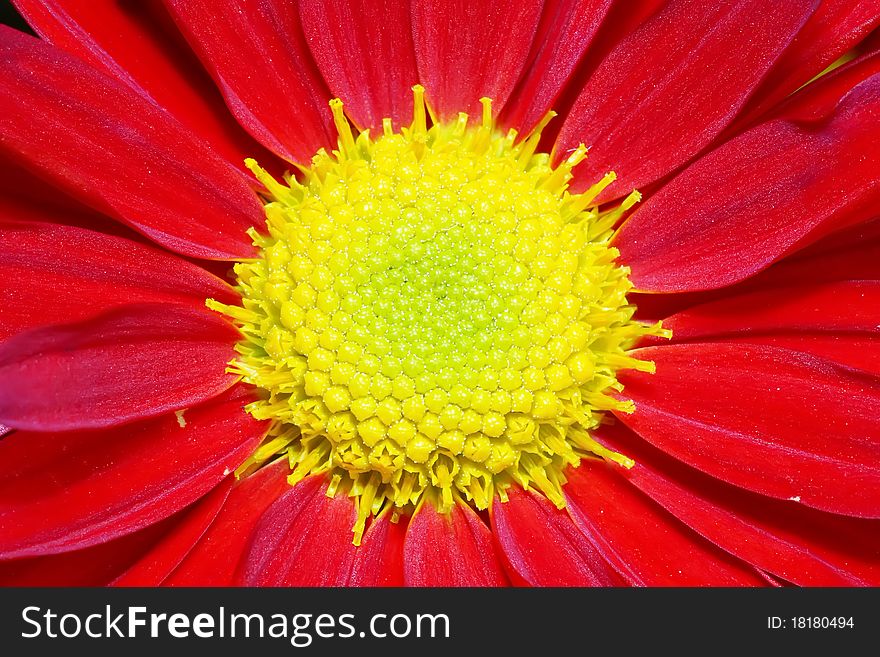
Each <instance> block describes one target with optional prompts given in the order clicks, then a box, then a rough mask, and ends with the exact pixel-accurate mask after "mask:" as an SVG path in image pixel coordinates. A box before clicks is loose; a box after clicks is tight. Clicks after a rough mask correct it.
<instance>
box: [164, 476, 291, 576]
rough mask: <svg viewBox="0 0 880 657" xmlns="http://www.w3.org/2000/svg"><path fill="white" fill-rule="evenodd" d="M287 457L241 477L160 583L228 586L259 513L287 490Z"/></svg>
mask: <svg viewBox="0 0 880 657" xmlns="http://www.w3.org/2000/svg"><path fill="white" fill-rule="evenodd" d="M288 474H290V468H289V467H288V466H287V459H282V460H280V461H276V462H275V463H273V464H271V465H268V466H266V467H264V468H262V469H260V470H258V471H257V472H255V473H254V474H252V475H249V476H248V477H246V478H244V479H242V480H241V481H240V482H238V484H237V485H236V486H235V487H234V488H233V489H232V492H231V493H230V494H229V498H228V499H227V501H226V504H225V505H224V506H223V508H222V509H221V510H220V513H219V514H218V515H217V518H216V520H214V523H213V524H212V525H211V526H210V527H209V528H208V530H207V531H206V532H205V534H204V535H203V536H202V538H201V540H200V541H199V542H198V543H197V544H196V545H195V546H194V547H193V548H192V550H191V551H190V552H189V554H187V556H186V558H185V559H184V560H183V562H182V563H181V564H180V566H178V567H177V569H176V570H175V571H174V572H173V573H171V575H170V576H169V577H168V578H167V579H166V580H165V581H164V582H163V584H164V585H165V586H232V585H233V583H234V578H233V575H234V573H235V569H236V567H237V566H238V563H239V561H240V559H241V557H242V555H243V554H244V552H245V549H246V547H247V544H248V541H249V540H250V537H251V533H252V532H253V529H254V527H255V526H256V524H257V522H258V521H259V519H260V516H262V515H263V512H264V511H265V510H266V509H267V508H268V507H269V505H270V504H272V502H274V501H275V500H276V499H278V497H279V496H280V495H281V494H282V493H284V492H285V491H287V490H289V489H290V486H289V485H288V483H287V475H288Z"/></svg>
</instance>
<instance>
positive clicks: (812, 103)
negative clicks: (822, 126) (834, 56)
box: [770, 50, 880, 121]
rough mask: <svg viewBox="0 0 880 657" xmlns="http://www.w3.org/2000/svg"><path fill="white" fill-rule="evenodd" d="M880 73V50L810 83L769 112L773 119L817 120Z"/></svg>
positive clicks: (825, 115) (829, 112)
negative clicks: (854, 89)
mask: <svg viewBox="0 0 880 657" xmlns="http://www.w3.org/2000/svg"><path fill="white" fill-rule="evenodd" d="M878 72H880V50H875V51H873V52H869V53H866V54H865V55H862V56H861V57H859V58H857V59H854V60H853V61H851V62H849V63H848V64H844V65H843V66H841V67H840V68H836V69H835V70H833V71H832V72H831V73H828V74H827V75H823V76H822V77H821V78H819V79H818V80H816V81H815V82H811V83H810V84H808V85H807V86H805V87H804V88H803V89H801V90H800V91H798V92H797V93H796V94H792V95H791V96H789V97H788V98H787V99H786V100H785V102H783V103H781V104H780V105H779V107H778V108H776V109H774V110H773V111H772V112H771V113H770V117H771V118H778V117H783V118H787V119H789V120H792V121H818V120H821V119H823V118H825V117H827V116H828V115H829V114H831V113H832V112H834V109H835V108H836V107H837V105H838V104H839V103H840V100H841V98H843V97H844V96H846V94H847V93H849V91H850V90H851V89H853V88H855V87H856V86H858V85H859V84H861V83H862V82H864V81H865V80H867V79H868V78H870V77H872V76H873V75H875V74H876V73H878Z"/></svg>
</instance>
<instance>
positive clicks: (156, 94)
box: [15, 0, 272, 166]
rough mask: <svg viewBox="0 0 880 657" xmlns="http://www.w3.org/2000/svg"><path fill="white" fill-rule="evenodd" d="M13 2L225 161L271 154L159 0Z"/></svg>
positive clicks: (40, 28) (45, 34) (46, 34)
mask: <svg viewBox="0 0 880 657" xmlns="http://www.w3.org/2000/svg"><path fill="white" fill-rule="evenodd" d="M15 4H16V6H17V7H18V9H19V11H20V12H21V13H22V14H23V15H24V16H25V18H26V19H27V21H28V23H30V25H31V27H33V28H34V30H36V32H37V33H38V34H39V35H40V36H41V37H42V38H43V39H45V40H46V41H48V42H49V43H51V44H53V45H55V46H58V47H59V48H61V49H62V50H65V51H67V52H69V53H71V54H73V55H76V56H78V57H80V58H81V59H83V60H84V61H86V62H88V63H89V64H91V65H92V66H94V67H95V68H97V69H98V70H101V71H104V72H105V73H108V74H109V75H111V76H113V77H115V78H116V79H117V80H119V81H120V82H122V83H124V84H127V85H128V86H130V87H131V88H132V89H133V90H134V91H136V92H137V93H139V94H141V95H142V96H144V97H145V98H147V99H148V100H150V101H151V102H155V103H156V104H157V105H159V107H163V108H165V109H166V110H168V111H169V112H171V114H173V115H174V117H175V118H176V119H178V120H179V121H180V122H181V123H183V124H184V125H185V126H186V127H187V128H189V129H190V130H192V131H193V132H194V133H196V134H197V135H199V137H201V138H202V139H204V140H205V141H207V142H208V143H209V144H211V147H212V148H214V149H215V150H216V151H217V152H218V153H220V154H221V155H222V156H223V157H224V158H225V159H226V160H227V161H229V162H231V163H232V164H234V165H236V166H243V163H244V159H245V158H246V157H254V158H258V159H259V160H260V162H261V163H263V165H264V166H266V165H270V164H271V161H272V155H271V154H270V153H269V152H268V151H265V150H264V149H263V148H262V147H261V146H260V145H259V144H258V143H257V142H255V141H254V140H253V139H251V137H250V136H249V135H248V134H247V133H246V132H244V131H243V130H242V129H241V126H239V125H238V123H237V122H236V121H235V119H234V118H233V117H232V115H231V114H229V111H228V110H227V109H226V106H225V105H224V104H223V98H222V96H221V95H220V94H219V92H218V91H217V88H216V87H215V86H214V83H213V82H212V81H211V78H210V76H208V75H207V74H206V73H205V70H204V69H203V68H202V66H201V64H199V61H198V59H196V58H195V57H194V56H193V54H192V53H191V52H190V51H189V48H188V46H187V45H186V42H185V41H184V40H183V38H182V37H181V36H180V34H179V33H178V31H177V29H176V28H175V26H174V23H173V22H172V21H171V18H170V17H169V16H168V13H167V11H165V9H164V8H163V7H162V5H161V2H157V1H156V0H146V1H144V2H129V3H125V4H122V3H120V2H118V0H87V1H86V2H61V1H60V0H16V1H15ZM267 160H268V161H267Z"/></svg>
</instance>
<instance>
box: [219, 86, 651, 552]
mask: <svg viewBox="0 0 880 657" xmlns="http://www.w3.org/2000/svg"><path fill="white" fill-rule="evenodd" d="M424 94H425V90H424V89H423V88H422V87H421V86H418V85H417V86H416V87H414V88H413V96H414V104H413V120H412V123H411V125H410V126H409V127H405V128H403V129H402V130H401V131H400V133H395V132H393V130H392V127H391V123H390V121H384V122H383V130H382V133H381V134H379V135H378V136H377V137H376V138H373V137H372V136H371V135H370V134H369V132H368V131H364V132H361V133H360V134H358V135H357V136H355V135H354V133H353V132H352V129H351V126H350V124H349V123H348V121H347V120H346V118H345V115H344V108H343V105H342V103H341V102H340V101H339V100H333V101H331V103H330V106H331V111H332V114H333V119H334V123H335V124H336V129H337V132H338V134H339V142H338V149H337V150H335V151H333V152H332V153H327V152H325V151H323V150H322V151H319V152H318V154H317V155H315V157H314V158H313V161H312V166H311V167H309V168H308V169H305V170H304V171H303V172H302V176H301V178H300V180H297V179H295V178H293V177H292V176H289V177H287V178H286V179H285V182H283V183H282V182H279V181H277V180H275V179H274V178H272V177H271V176H270V175H269V174H268V173H266V172H265V171H264V170H263V169H261V168H260V167H259V166H257V164H256V163H255V162H253V161H252V160H249V161H248V162H247V164H248V167H249V168H250V169H251V170H252V171H253V172H254V174H255V175H256V176H257V178H258V179H259V180H260V181H261V182H262V183H263V185H264V186H265V188H266V194H267V198H268V202H267V204H266V206H265V207H266V217H267V229H268V234H265V235H264V234H259V233H257V232H256V231H251V232H250V235H251V237H252V238H253V240H254V244H255V246H256V247H257V248H258V249H259V251H260V254H261V257H260V258H258V259H255V260H253V261H246V262H240V263H238V264H236V265H235V274H236V276H237V279H238V286H237V289H238V291H239V292H240V293H241V296H242V306H241V307H237V306H227V305H224V304H221V303H218V302H216V301H213V300H208V302H207V303H208V306H209V307H211V308H213V309H215V310H217V311H219V312H221V313H224V314H225V315H227V316H228V317H230V318H231V319H232V320H233V321H235V322H236V324H237V325H238V326H239V327H240V328H241V331H242V334H243V335H244V339H243V340H242V342H240V343H239V344H238V346H237V351H238V354H239V355H238V357H237V358H236V359H235V360H234V361H233V362H232V363H231V364H230V368H229V371H231V372H234V373H235V374H237V375H239V376H240V377H241V378H242V379H243V380H244V381H246V382H247V383H250V384H253V385H254V386H257V387H258V388H260V389H262V390H263V391H264V398H263V399H261V400H260V401H257V402H254V403H253V404H251V405H249V406H248V411H249V412H250V413H251V414H252V415H253V416H254V417H257V418H260V419H269V420H272V425H271V429H270V431H269V435H268V436H267V438H266V441H265V442H264V443H263V445H262V446H261V447H260V448H259V449H258V450H257V451H256V452H255V454H254V455H253V456H252V457H251V458H250V459H249V460H248V462H247V463H246V464H245V465H244V466H242V468H240V470H239V472H243V471H248V470H249V469H252V468H254V467H259V465H260V464H262V463H265V462H267V461H269V460H271V459H273V458H277V457H278V456H279V455H284V456H286V457H287V458H288V460H289V462H290V465H291V468H292V474H291V476H290V482H291V483H295V482H296V481H298V480H300V479H302V478H303V477H305V476H307V475H308V474H311V473H316V472H327V473H330V475H331V482H332V489H333V492H334V493H336V494H339V493H340V492H345V493H346V494H348V495H351V496H352V497H353V498H354V499H355V500H356V504H357V508H358V520H357V523H356V524H355V526H354V527H353V532H354V542H355V543H356V544H357V543H359V542H360V539H361V536H362V534H363V532H364V530H365V527H366V525H367V523H368V521H369V519H370V517H372V516H374V515H375V514H377V513H381V512H384V511H385V510H386V509H388V508H389V507H391V511H392V512H393V513H401V512H408V511H411V510H412V508H415V506H417V505H418V504H420V503H421V502H422V501H423V500H424V499H425V498H426V497H427V498H430V499H431V501H432V503H434V504H435V505H437V506H438V507H439V508H440V510H441V511H445V510H447V509H448V508H449V507H450V506H451V505H452V504H453V503H455V500H465V501H467V502H469V503H470V504H472V505H473V506H475V507H476V508H479V509H484V508H486V507H487V505H488V504H489V502H490V500H491V499H492V498H493V496H494V495H495V494H498V495H499V496H500V497H501V499H504V498H505V497H506V495H505V493H504V491H505V489H506V488H507V487H508V486H510V485H511V484H513V483H517V484H519V485H522V486H526V487H534V488H537V489H538V490H540V491H542V492H543V493H544V494H545V495H546V496H547V497H548V498H549V499H550V500H552V501H553V502H554V503H556V504H557V505H558V506H563V505H564V503H565V502H564V497H563V495H562V492H561V486H562V484H563V483H564V482H565V478H564V476H563V470H564V469H565V468H566V467H568V466H569V465H576V464H577V463H578V462H579V461H580V459H581V458H583V457H601V458H605V459H608V460H612V461H615V462H617V463H619V464H622V465H625V466H628V465H631V464H632V462H631V461H629V460H628V459H626V457H624V456H622V455H619V454H616V453H614V452H610V451H609V450H607V449H605V448H603V447H602V446H601V445H599V444H598V443H596V442H595V441H594V440H592V439H591V438H590V437H589V431H590V430H591V429H594V428H595V427H596V426H597V425H598V424H599V422H600V421H601V418H602V414H603V412H604V411H608V410H617V411H623V412H629V411H631V410H632V402H629V401H627V400H625V399H624V400H620V399H619V397H618V393H619V391H620V385H619V384H618V383H617V372H618V371H619V370H621V369H639V370H643V371H652V364H651V363H646V362H643V361H639V360H638V359H636V358H633V357H632V356H629V355H628V354H627V351H628V350H629V349H630V348H631V347H632V346H633V345H634V344H635V343H636V342H637V341H638V340H639V339H640V338H641V337H643V336H646V335H666V334H667V333H668V332H666V331H664V329H662V328H661V327H660V326H659V324H657V325H653V326H649V325H644V324H641V323H639V322H637V321H634V320H633V312H634V310H635V308H634V307H633V306H632V305H630V304H629V303H628V302H627V299H626V294H627V292H628V291H629V290H630V288H631V284H630V282H629V280H628V273H629V272H628V270H627V269H626V268H625V267H622V266H620V265H618V264H617V263H616V262H615V257H616V255H617V253H616V251H615V250H614V249H613V248H611V247H610V246H609V241H610V239H611V237H612V235H613V230H614V228H615V226H616V224H617V223H618V220H619V219H620V217H621V216H622V214H623V213H624V212H625V211H626V210H628V209H629V208H630V207H631V206H632V205H633V204H634V203H635V202H637V201H638V195H637V193H634V194H633V195H630V196H629V197H627V199H626V200H625V201H623V202H622V203H621V204H620V205H619V206H617V207H615V208H612V209H611V210H607V211H602V212H600V211H599V210H598V209H597V208H596V207H595V204H594V202H593V201H594V199H595V198H596V196H597V195H598V194H599V193H600V192H601V191H602V189H604V188H605V187H606V186H607V185H608V184H610V183H611V181H613V179H614V174H613V173H609V174H608V175H606V176H605V177H604V178H603V179H602V180H601V181H599V182H598V183H597V184H596V185H594V186H593V187H591V188H590V189H589V190H587V191H586V192H585V193H584V194H571V193H569V192H568V190H567V185H568V182H569V180H570V179H571V177H572V173H571V172H572V169H573V168H574V167H575V166H577V164H578V163H580V162H581V161H582V160H583V159H584V158H585V157H586V148H584V147H583V146H579V147H578V148H577V149H575V150H574V151H573V152H572V153H571V155H570V156H569V157H568V158H567V159H566V160H565V161H563V162H562V163H561V164H560V165H559V166H557V167H556V168H554V167H552V166H551V163H550V158H549V156H548V155H547V154H544V153H536V152H535V149H536V147H537V144H538V141H539V139H540V130H541V129H543V127H544V125H546V121H549V119H550V118H552V113H551V114H548V116H547V117H546V119H545V121H543V122H542V123H541V124H539V126H538V128H536V130H535V131H533V132H532V133H531V134H529V135H526V136H525V138H524V139H523V140H522V141H520V142H519V143H517V141H516V137H517V135H516V132H515V131H510V132H508V133H507V134H502V133H501V132H499V131H498V130H497V129H496V126H495V123H494V120H493V118H492V107H491V100H489V99H488V98H483V99H481V100H480V102H481V103H482V120H481V121H480V123H479V124H478V125H476V126H470V125H469V124H468V117H467V115H464V114H462V115H460V116H459V118H458V120H457V121H455V122H453V123H451V124H434V125H431V126H430V127H429V126H428V117H427V112H426V107H425V101H424Z"/></svg>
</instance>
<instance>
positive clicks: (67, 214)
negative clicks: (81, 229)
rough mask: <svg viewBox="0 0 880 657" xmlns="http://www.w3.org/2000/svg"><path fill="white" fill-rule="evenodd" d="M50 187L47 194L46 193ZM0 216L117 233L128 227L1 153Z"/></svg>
mask: <svg viewBox="0 0 880 657" xmlns="http://www.w3.org/2000/svg"><path fill="white" fill-rule="evenodd" d="M50 189H51V193H47V192H48V190H50ZM0 216H2V217H4V218H8V219H10V220H11V219H16V220H26V221H45V222H51V223H58V222H63V223H65V224H73V225H83V226H90V227H91V226H92V225H95V226H98V227H99V228H100V229H101V230H104V229H107V228H112V229H115V230H116V231H117V232H120V231H126V230H128V228H126V227H125V226H123V225H122V224H120V223H119V222H118V221H113V220H112V219H110V218H109V217H107V216H104V215H102V214H100V213H98V212H95V211H94V210H92V209H90V208H88V207H86V206H85V205H83V204H82V203H80V202H79V201H76V200H74V199H73V198H71V197H70V196H68V195H67V194H65V193H64V192H62V191H61V190H59V189H53V188H52V186H51V185H49V184H47V183H46V181H44V180H42V179H41V178H39V177H37V176H36V175H34V174H33V173H31V172H30V171H28V170H27V169H25V168H24V167H22V166H21V165H19V164H17V163H15V162H13V161H12V160H11V159H10V157H9V156H8V154H5V153H0ZM111 232H112V231H111ZM132 234H133V235H134V234H135V233H133V232H132Z"/></svg>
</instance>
